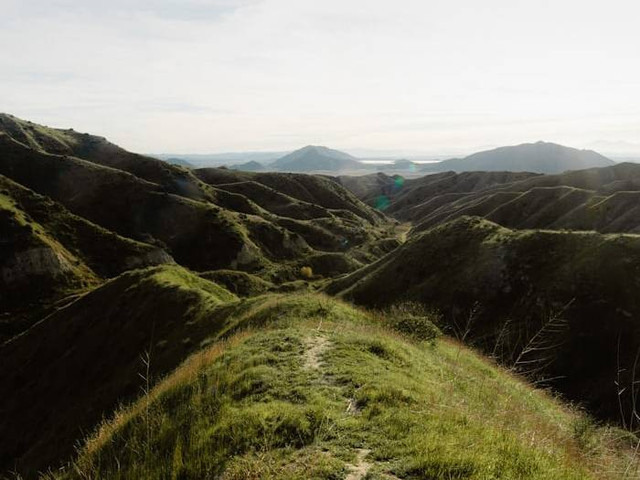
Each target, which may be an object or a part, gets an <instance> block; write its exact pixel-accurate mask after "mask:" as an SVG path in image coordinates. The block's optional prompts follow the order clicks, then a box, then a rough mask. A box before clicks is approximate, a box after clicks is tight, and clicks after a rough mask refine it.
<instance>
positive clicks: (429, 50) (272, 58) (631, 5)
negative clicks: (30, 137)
mask: <svg viewBox="0 0 640 480" xmlns="http://www.w3.org/2000/svg"><path fill="white" fill-rule="evenodd" d="M596 3H599V4H600V5H596ZM0 9H1V11H2V12H3V13H5V14H4V15H3V16H2V17H0V49H1V50H0V109H1V110H4V111H8V112H10V113H14V114H16V115H19V116H23V117H27V118H29V119H31V120H33V121H39V122H43V123H48V124H52V125H59V126H64V127H74V128H76V129H79V130H87V131H92V132H95V133H98V134H101V135H105V136H107V137H109V138H110V139H112V140H113V141H115V142H117V143H120V144H122V145H123V146H125V147H127V148H130V149H133V150H138V151H183V152H208V151H228V150H256V149H276V150H281V149H287V148H294V147H297V146H300V145H301V144H306V143H326V144H329V145H331V146H335V147H341V148H357V147H360V148H379V149H394V148H397V149H399V150H400V149H401V150H407V149H412V150H424V151H437V150H438V149H445V148H447V149H451V148H459V149H465V148H472V147H474V146H478V145H487V144H496V145H498V144H506V143H516V142H520V141H530V140H538V139H547V140H553V141H559V142H564V143H570V144H573V145H576V146H582V145H587V144H590V143H591V142H594V141H600V140H602V139H603V138H604V139H606V138H613V139H615V140H616V141H626V142H634V141H637V139H638V138H639V137H640V98H638V96H637V93H638V91H639V90H638V87H639V86H640V66H639V65H638V63H637V58H638V53H640V52H638V50H639V49H640V30H638V29H637V28H636V27H635V25H634V22H635V19H636V18H637V16H638V14H639V13H640V6H639V4H637V3H636V2H633V1H631V0H613V1H610V2H607V3H606V4H602V3H601V2H592V3H589V2H584V1H577V0H556V1H554V2H550V1H540V2H530V1H524V0H487V1H484V2H476V1H473V0H453V1H448V2H444V1H418V0H400V1H395V2H391V1H388V0H385V1H382V0H368V1H367V0H350V1H345V0H341V1H337V0H324V1H322V2H318V1H315V0H264V1H249V0H247V1H232V0H215V1H206V0H188V1H178V0H173V1H171V0H160V1H151V0H138V1H133V0H116V1H112V2H108V3H106V2H98V1H95V0H84V1H80V0H50V1H42V0H35V1H29V2H25V1H18V0H0Z"/></svg>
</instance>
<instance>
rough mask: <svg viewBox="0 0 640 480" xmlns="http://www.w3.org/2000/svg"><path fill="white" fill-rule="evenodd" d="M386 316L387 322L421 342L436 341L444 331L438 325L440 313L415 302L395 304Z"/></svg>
mask: <svg viewBox="0 0 640 480" xmlns="http://www.w3.org/2000/svg"><path fill="white" fill-rule="evenodd" d="M384 317H385V319H386V322H387V324H388V325H389V326H390V327H391V328H393V329H394V330H396V331H397V332H400V333H402V334H403V335H406V336H408V337H410V338H413V339H415V340H419V341H421V342H434V341H435V340H436V339H437V338H438V337H439V336H440V335H442V332H441V331H440V329H439V328H438V327H437V326H436V324H437V323H438V322H439V321H440V315H439V314H438V313H437V312H435V311H433V310H429V309H427V308H425V307H424V306H423V305H421V304H419V303H414V302H406V303H400V304H396V305H393V306H392V307H391V308H389V309H388V310H387V311H386V312H384Z"/></svg>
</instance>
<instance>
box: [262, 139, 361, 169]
mask: <svg viewBox="0 0 640 480" xmlns="http://www.w3.org/2000/svg"><path fill="white" fill-rule="evenodd" d="M271 167H272V168H274V169H275V170H284V171H290V172H310V171H314V170H331V171H336V170H346V169H350V168H351V169H353V168H361V164H360V162H359V161H358V159H357V158H356V157H354V156H352V155H349V154H348V153H345V152H341V151H339V150H333V149H331V148H327V147H322V146H316V145H307V146H306V147H303V148H301V149H299V150H296V151H295V152H291V153H290V154H288V155H285V156H284V157H282V158H279V159H278V160H276V161H275V162H273V163H272V164H271Z"/></svg>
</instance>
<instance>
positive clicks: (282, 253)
mask: <svg viewBox="0 0 640 480" xmlns="http://www.w3.org/2000/svg"><path fill="white" fill-rule="evenodd" d="M0 120H2V121H3V122H2V125H4V132H3V131H2V130H1V129H0V174H3V175H6V176H7V177H9V178H11V179H12V180H14V181H16V182H18V183H20V184H22V185H24V186H27V187H28V188H31V189H32V190H34V191H36V192H37V193H39V194H44V195H47V196H49V197H51V198H53V199H54V200H56V201H58V202H60V203H62V204H63V205H64V206H65V207H66V208H68V209H69V210H70V211H71V212H73V213H74V214H76V215H79V216H82V217H84V218H86V219H88V220H90V221H92V222H95V223H97V224H99V225H100V226H102V227H104V228H106V229H108V230H111V231H114V232H116V233H118V234H120V235H122V236H126V237H129V238H132V239H135V240H138V241H142V242H145V243H152V244H155V245H158V246H160V247H162V248H164V249H166V250H167V251H169V253H170V254H171V255H172V256H173V257H174V258H175V260H176V261H177V262H178V263H180V264H182V265H185V266H187V267H189V268H193V269H196V270H201V271H206V270H211V269H220V268H234V269H235V268H241V269H245V270H253V271H255V270H264V271H266V273H265V275H269V274H270V273H269V272H270V271H272V270H274V269H277V268H278V267H277V266H274V265H273V263H274V262H275V263H279V262H281V261H287V260H296V259H300V258H302V257H304V256H305V255H307V254H308V253H309V252H310V251H311V248H313V249H317V250H320V251H329V252H336V251H339V252H346V251H348V250H351V249H354V248H357V249H360V248H364V247H366V244H369V243H372V242H376V241H378V240H380V239H381V238H382V237H384V236H385V235H387V233H385V232H386V230H388V228H389V227H390V223H389V221H388V219H386V218H385V217H384V216H383V215H380V214H379V213H378V212H375V211H374V210H373V209H371V208H370V207H368V206H366V205H365V204H363V203H362V202H360V201H359V200H358V199H357V198H356V197H355V196H353V195H352V194H350V193H349V192H347V191H346V190H345V189H344V188H342V187H341V186H340V185H338V184H337V183H335V182H333V181H331V180H330V179H326V178H317V179H316V178H314V177H311V176H301V175H282V174H276V175H268V174H267V175H266V176H265V177H259V178H257V180H256V181H253V180H250V181H249V183H244V182H243V181H242V180H239V181H236V182H232V183H234V185H220V188H218V185H217V184H218V183H229V182H220V181H219V180H220V179H221V178H225V175H226V176H232V177H233V176H234V175H235V178H237V179H244V178H245V177H246V176H245V175H244V174H242V173H240V172H231V171H225V170H222V169H213V170H203V171H199V172H198V175H199V176H201V177H202V178H203V179H204V180H205V181H206V182H207V183H205V182H203V181H202V180H201V179H199V178H198V177H196V176H195V174H194V172H193V171H191V170H186V169H182V168H180V167H175V166H172V165H169V164H167V163H165V162H163V161H161V160H156V159H150V158H147V157H142V156H139V155H135V154H130V153H129V152H126V151H124V150H122V149H119V147H116V146H113V145H112V144H109V145H112V147H113V148H111V147H109V149H108V151H109V152H111V153H113V155H111V153H110V154H108V155H107V153H104V152H102V150H100V149H99V148H98V147H96V148H98V150H99V152H98V150H95V149H92V148H93V147H92V148H89V147H86V148H85V147H82V148H80V147H79V146H78V145H84V144H83V143H82V141H84V140H85V136H84V134H83V135H79V134H76V133H75V132H72V131H66V130H65V131H61V130H55V129H50V128H48V127H42V126H39V125H35V124H29V122H24V121H21V120H17V119H15V118H13V117H8V116H2V117H0ZM7 132H8V133H7ZM78 135H79V136H78ZM91 138H93V137H91ZM96 138H98V137H96ZM56 139H57V140H56ZM58 140H59V141H58ZM63 140H64V141H63ZM87 141H88V140H87ZM23 142H26V143H23ZM96 142H97V143H96ZM96 142H93V143H96V145H97V144H101V143H100V141H98V140H96ZM89 143H91V145H93V143H92V142H89ZM105 148H106V147H105ZM50 152H55V153H50ZM62 152H68V153H70V154H73V155H85V158H78V157H74V156H70V155H67V153H64V154H61V153H62ZM96 152H97V153H96ZM100 152H102V153H100ZM103 157H105V158H107V157H108V159H109V160H108V161H106V160H104V158H103ZM118 159H119V160H118ZM278 175H281V176H280V177H279V176H278ZM176 185H179V186H180V188H178V187H176ZM309 246H311V248H310V247H309ZM365 249H366V248H365Z"/></svg>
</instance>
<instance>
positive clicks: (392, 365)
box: [52, 295, 638, 480]
mask: <svg viewBox="0 0 640 480" xmlns="http://www.w3.org/2000/svg"><path fill="white" fill-rule="evenodd" d="M269 312H271V313H269ZM238 315H239V318H240V319H241V320H239V323H240V324H244V325H246V326H249V328H250V329H249V330H244V331H243V332H241V333H236V334H234V335H233V336H231V337H230V338H229V339H228V340H225V341H224V342H218V343H216V344H214V345H212V346H210V347H208V348H206V349H204V350H202V351H201V352H199V353H197V354H195V355H193V356H192V357H190V358H189V359H188V360H187V361H186V362H185V363H184V364H183V365H182V366H181V367H180V368H178V369H177V370H176V371H175V372H174V373H173V374H172V375H170V376H169V377H167V378H166V379H165V381H163V382H161V383H160V384H159V385H158V386H157V387H156V388H155V389H153V390H152V391H151V392H150V393H149V394H148V395H146V396H144V397H143V398H141V399H140V400H139V401H138V402H136V403H135V404H133V405H132V406H131V407H129V408H127V409H124V410H122V411H120V412H119V413H118V414H117V415H116V416H115V418H114V419H113V420H112V421H110V422H107V423H105V424H104V425H103V426H102V427H101V428H100V429H99V430H98V431H97V432H96V434H95V435H94V436H92V437H91V438H90V439H89V440H88V441H87V443H86V445H85V446H84V447H83V449H82V451H81V452H80V455H79V457H78V459H77V460H76V462H75V463H74V464H73V465H72V466H71V467H70V468H69V469H68V471H67V472H66V473H59V474H56V475H55V476H54V477H52V478H58V479H75V478H82V479H88V478H110V479H129V478H141V479H142V478H147V479H206V478H223V479H226V480H231V479H251V478H255V479H278V478H280V479H307V478H322V479H341V478H345V477H346V476H347V475H348V474H349V472H351V471H352V470H353V466H354V465H357V464H360V465H359V466H360V467H361V473H362V475H364V474H365V473H366V475H367V476H366V478H367V479H383V478H405V479H420V478H423V479H457V478H468V479H499V478H505V479H515V478H518V479H584V478H598V479H600V478H625V477H626V478H638V477H637V476H638V471H637V465H636V464H635V463H634V462H633V461H632V455H631V450H630V449H629V447H628V442H629V441H630V440H629V439H628V437H625V436H624V434H621V433H620V432H618V431H616V430H614V429H609V428H603V427H597V426H595V425H594V424H592V423H591V422H590V421H589V419H588V418H587V417H585V416H584V415H582V414H580V413H578V412H575V411H572V410H570V409H568V408H566V407H565V406H563V405H561V404H560V403H559V402H558V401H557V400H555V399H553V398H552V397H550V396H549V395H547V394H545V393H544V392H541V391H536V390H534V389H532V388H531V387H530V386H528V385H527V384H525V383H523V382H522V381H521V380H520V379H518V378H515V377H513V376H511V375H509V374H508V373H506V372H505V371H503V370H501V369H499V368H498V367H496V366H494V365H492V364H490V363H489V362H488V361H486V360H485V359H483V358H481V357H480V356H478V355H476V354H475V353H473V352H471V351H469V350H468V349H466V348H465V347H463V346H461V345H459V344H457V343H455V342H452V341H450V340H446V339H440V340H438V341H436V342H435V343H434V342H432V343H428V342H422V343H417V342H415V341H413V340H410V339H408V338H406V337H402V336H400V335H398V334H396V333H393V332H392V331H391V330H388V329H387V328H385V327H384V326H383V324H382V323H383V322H381V323H380V324H375V323H374V322H373V320H372V318H370V317H369V316H368V315H366V314H364V313H362V312H360V311H358V310H354V309H352V308H351V307H349V306H347V305H346V304H343V303H340V302H336V301H334V300H331V299H328V298H326V297H321V296H315V295H297V296H293V297H292V298H291V299H290V301H288V300H286V299H285V298H283V297H282V296H281V297H278V301H275V302H268V301H262V302H260V303H258V302H256V303H245V304H244V307H243V309H241V311H239V314H238ZM254 317H255V318H258V320H257V321H252V319H253V318H254ZM265 318H271V321H270V322H265ZM336 318H338V319H339V320H340V321H335V319H336ZM263 325H267V326H266V328H265V327H263V328H262V329H260V330H257V329H256V328H258V327H259V326H263ZM625 438H626V439H625ZM363 459H364V460H363ZM362 475H361V476H359V477H355V478H365V477H363V476H362Z"/></svg>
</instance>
